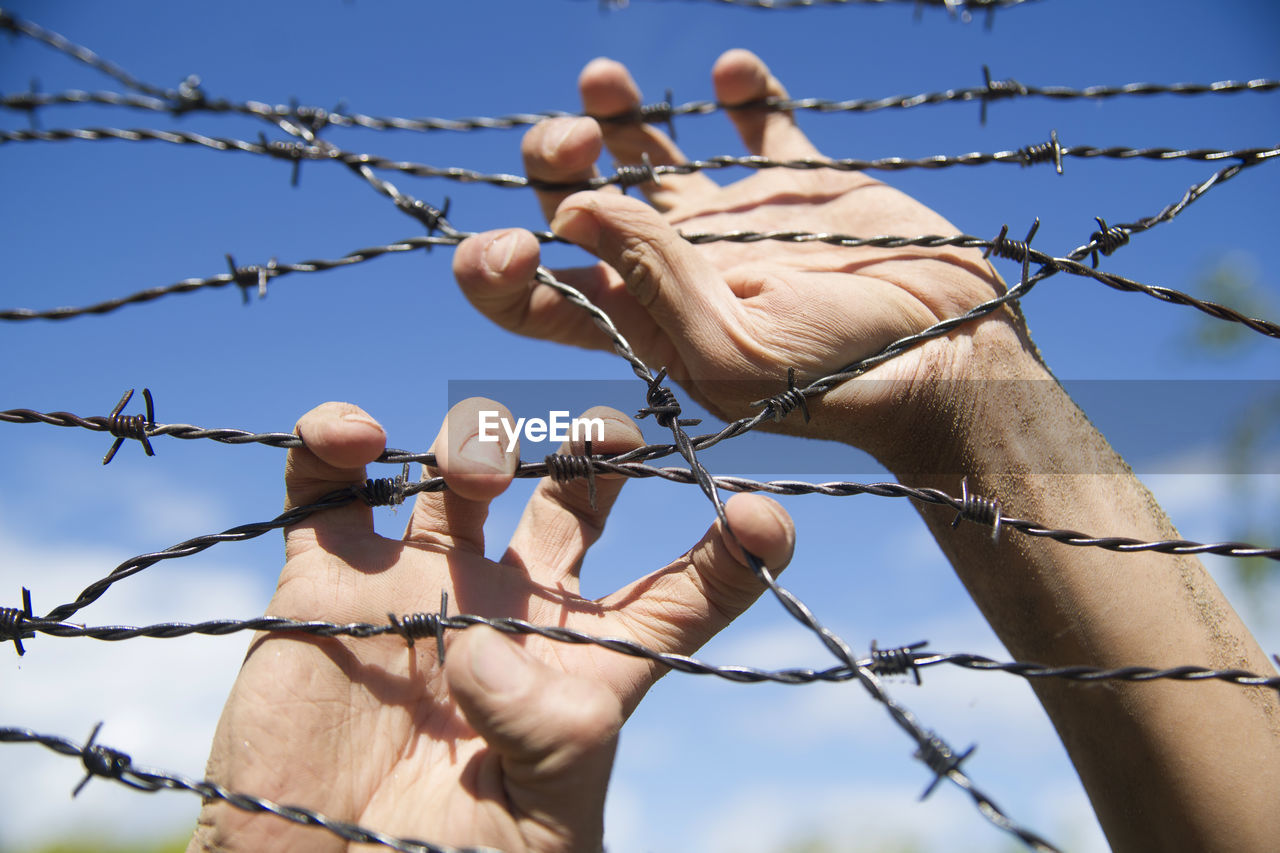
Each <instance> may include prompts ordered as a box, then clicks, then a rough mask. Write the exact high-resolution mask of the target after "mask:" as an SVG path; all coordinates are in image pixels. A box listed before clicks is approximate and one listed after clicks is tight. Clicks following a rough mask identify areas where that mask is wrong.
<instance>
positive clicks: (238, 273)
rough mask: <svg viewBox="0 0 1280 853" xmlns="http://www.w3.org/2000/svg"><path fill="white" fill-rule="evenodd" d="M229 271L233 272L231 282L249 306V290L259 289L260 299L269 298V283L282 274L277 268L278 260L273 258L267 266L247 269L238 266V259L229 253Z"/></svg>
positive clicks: (255, 265)
mask: <svg viewBox="0 0 1280 853" xmlns="http://www.w3.org/2000/svg"><path fill="white" fill-rule="evenodd" d="M225 257H226V259H227V269H229V270H231V281H232V283H233V284H235V286H236V287H238V288H240V296H241V297H242V301H243V302H244V304H245V305H248V304H249V288H251V287H257V288H258V298H259V299H266V298H267V282H268V281H269V280H270V279H272V278H275V277H276V276H277V275H279V274H280V272H279V268H278V267H277V266H276V259H275V258H272V259H271V260H270V261H268V262H267V265H266V266H265V267H264V266H259V265H258V264H250V265H249V266H247V267H238V266H236V259H235V258H233V257H231V255H230V254H229V253H228V254H227V255H226V256H225Z"/></svg>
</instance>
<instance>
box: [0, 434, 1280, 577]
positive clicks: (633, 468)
mask: <svg viewBox="0 0 1280 853" xmlns="http://www.w3.org/2000/svg"><path fill="white" fill-rule="evenodd" d="M110 421H111V417H110V416H105V415H91V416H88V417H82V416H80V415H76V414H73V413H71V412H37V411H34V410H32V409H7V410H4V411H0V422H5V423H14V424H46V425H51V426H59V427H67V428H82V429H87V430H91V431H95V432H109V431H110ZM145 434H146V436H147V437H148V438H158V437H162V436H168V437H171V438H176V439H182V440H212V441H217V442H221V443H224V444H239V445H243V444H263V445H267V446H270V447H278V448H285V449H289V448H295V447H302V446H303V442H302V439H301V438H299V437H298V436H297V435H296V434H295V433H289V432H266V433H261V432H259V433H255V432H250V431H248V430H241V429H231V428H206V427H199V426H194V425H192V424H158V423H150V424H148V425H147V427H146V430H145ZM715 436H716V434H715V433H709V434H707V435H703V436H692V437H690V442H691V444H692V446H693V447H694V448H695V449H697V450H702V449H705V448H706V447H709V446H712V445H711V442H710V441H708V439H712V438H715ZM673 452H675V447H674V445H667V444H649V445H644V446H642V447H639V448H636V449H634V450H631V451H627V452H625V453H620V454H616V455H614V456H611V457H610V456H593V457H590V459H589V461H590V466H591V470H592V471H593V472H594V473H607V474H618V475H620V476H623V477H628V478H632V479H651V478H659V479H663V480H666V481H668V482H672V483H680V484H685V485H690V484H696V483H697V480H696V478H695V476H694V474H693V472H692V471H691V470H690V469H689V468H679V467H655V466H652V465H648V464H645V463H643V462H637V461H633V460H635V459H638V458H648V459H656V458H661V457H662V456H667V455H669V454H671V453H673ZM374 461H375V462H381V463H387V464H394V465H402V464H405V463H415V462H416V463H420V464H422V465H425V466H428V467H433V468H434V467H436V462H437V460H436V454H435V453H433V452H430V451H411V450H400V449H394V448H389V449H387V450H385V451H383V453H382V454H380V455H379V457H378V458H377V459H376V460H374ZM584 470H585V469H584ZM548 473H549V472H548V466H547V463H546V462H545V461H543V462H523V461H522V462H520V463H519V464H518V466H517V468H516V471H515V477H516V478H518V479H538V478H542V477H545V476H548ZM584 476H585V474H584ZM711 482H712V483H713V484H714V485H715V487H716V488H720V489H725V490H726V491H730V492H763V493H766V494H773V495H789V496H798V495H823V496H827V497H852V496H855V495H872V496H876V497H886V498H908V499H910V500H913V501H916V502H919V503H926V504H933V505H940V506H947V507H949V508H951V509H954V510H956V511H957V512H959V511H961V510H963V509H964V507H965V501H964V499H963V497H956V496H953V495H951V494H948V493H947V492H945V491H942V490H940V489H934V488H928V487H913V486H906V485H903V484H901V483H859V482H848V481H834V482H824V483H810V482H807V481H803V480H771V481H768V482H760V481H756V480H752V479H749V478H745V477H735V476H725V475H717V476H712V477H711ZM411 488H412V491H409V490H406V492H405V495H404V496H405V497H407V496H409V495H412V494H421V493H427V492H435V491H442V490H444V489H446V488H447V486H446V484H445V481H444V478H443V477H438V476H437V477H428V478H425V479H423V480H421V481H419V482H418V483H416V484H413V485H412V487H411ZM356 497H358V495H355V494H354V493H353V494H352V495H351V498H350V499H351V500H354V499H355V498H356ZM334 500H336V497H335V498H334ZM332 505H336V504H331V503H329V502H328V501H326V502H324V503H323V504H322V507H324V508H327V507H329V506H332ZM304 517H305V516H294V515H292V514H291V515H289V516H288V519H289V520H286V521H285V522H284V524H294V523H297V522H299V521H301V520H302V518H304ZM1000 523H1001V525H1003V526H1004V527H1006V528H1009V529H1013V530H1018V531H1020V532H1022V533H1025V534H1026V535H1028V536H1034V537H1038V538H1048V539H1052V540H1054V541H1057V542H1060V543H1062V544H1065V545H1072V546H1077V547H1094V548H1102V549H1104V550H1110V551H1116V552H1120V553H1130V552H1133V553H1136V552H1154V553H1165V554H1182V555H1187V554H1214V555H1218V556H1224V557H1241V558H1244V557H1263V558H1266V559H1270V560H1280V547H1263V546H1258V545H1251V544H1249V543H1246V542H1213V543H1204V542H1196V541H1192V540H1187V539H1165V540H1156V541H1146V540H1140V539H1133V538H1129V537H1122V536H1108V537H1100V536H1093V535H1090V534H1087V533H1082V532H1080V531H1076V530H1068V529H1065V528H1051V527H1048V526H1046V525H1044V524H1043V523H1041V522H1037V521H1033V520H1029V519H1023V518H1017V517H1014V516H1006V515H1001V516H1000ZM175 547H178V546H175ZM135 559H136V558H135Z"/></svg>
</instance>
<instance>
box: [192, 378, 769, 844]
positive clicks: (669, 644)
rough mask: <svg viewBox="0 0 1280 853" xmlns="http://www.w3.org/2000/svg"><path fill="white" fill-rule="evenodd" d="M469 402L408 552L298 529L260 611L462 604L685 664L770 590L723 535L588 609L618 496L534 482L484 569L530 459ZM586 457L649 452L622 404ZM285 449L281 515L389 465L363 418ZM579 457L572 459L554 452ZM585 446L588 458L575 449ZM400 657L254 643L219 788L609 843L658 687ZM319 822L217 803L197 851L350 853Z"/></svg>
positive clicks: (470, 661) (515, 650) (758, 546)
mask: <svg viewBox="0 0 1280 853" xmlns="http://www.w3.org/2000/svg"><path fill="white" fill-rule="evenodd" d="M481 409H487V410H490V411H497V412H499V413H501V414H500V417H506V418H509V417H510V413H509V412H508V411H507V410H506V409H505V408H504V407H502V406H501V405H499V404H496V403H493V402H492V401H487V400H483V399H479V398H475V399H472V400H467V401H464V402H462V403H460V404H458V405H457V406H455V407H454V408H453V410H451V412H450V414H449V417H448V419H447V420H446V422H445V425H444V426H443V427H442V429H441V432H440V435H439V436H438V437H437V439H436V442H435V445H434V448H433V449H434V450H435V452H436V454H437V460H438V463H439V471H440V473H441V474H442V475H443V476H444V478H445V481H446V483H447V484H448V487H449V489H448V490H447V491H443V492H434V493H423V494H420V495H419V496H418V497H417V500H416V502H415V503H414V506H413V511H412V515H411V517H410V519H409V522H408V526H407V529H406V531H405V534H404V538H403V539H402V540H394V539H388V538H384V537H382V536H379V535H377V534H376V533H375V532H374V529H373V518H372V512H371V510H370V508H369V507H368V506H365V505H364V504H362V503H353V504H350V505H347V506H344V507H341V508H339V509H333V510H327V511H324V512H319V513H315V514H313V515H311V516H310V517H308V518H307V519H305V520H304V521H303V522H301V523H299V524H297V525H294V526H293V527H290V528H288V529H287V530H286V531H285V536H286V549H285V553H286V557H287V562H286V564H285V566H284V570H283V571H282V572H281V574H280V581H279V586H278V587H277V589H276V593H275V596H274V597H273V598H272V601H271V605H270V607H269V609H268V612H269V613H270V614H271V615H275V616H284V617H291V618H295V619H322V620H326V621H332V622H361V621H363V622H375V623H376V622H385V621H386V619H387V614H388V613H389V612H390V613H396V614H398V615H404V614H408V613H415V612H433V611H435V610H436V609H438V602H439V600H440V593H441V590H445V591H447V592H448V593H449V596H450V602H451V606H452V607H454V608H456V610H457V611H460V612H463V613H470V614H477V615H481V616H490V617H496V616H515V617H520V618H523V619H527V620H529V621H530V622H533V623H535V624H540V625H555V626H562V627H568V628H572V629H578V630H581V631H584V632H587V633H590V634H595V635H605V636H612V637H621V638H627V639H630V640H634V641H636V642H639V643H642V644H644V645H645V646H647V647H649V648H651V649H654V650H658V651H664V652H675V653H680V654H688V653H691V652H693V651H694V650H696V649H697V648H698V647H699V646H701V645H702V644H703V643H704V642H706V641H707V640H708V639H710V638H711V637H712V636H713V635H714V634H715V633H716V632H717V631H719V630H720V629H721V628H723V627H725V626H726V625H727V624H728V623H729V622H730V621H732V619H733V618H734V617H736V616H737V615H738V614H739V613H741V612H742V611H743V610H745V609H746V608H747V606H748V605H750V604H751V602H752V601H754V600H755V598H756V597H757V596H758V595H759V594H760V592H761V591H762V590H763V588H764V587H763V585H762V584H761V583H759V582H758V581H757V580H756V579H755V577H754V576H753V574H752V573H751V572H750V571H749V570H748V569H747V567H746V566H745V564H744V563H743V562H742V558H741V556H740V554H739V553H738V552H737V551H736V549H735V548H734V547H733V546H731V545H729V544H728V543H727V542H726V540H725V539H724V538H723V536H722V533H721V531H720V529H719V523H718V522H717V526H716V527H713V528H712V529H711V530H710V531H709V532H708V533H707V534H706V536H704V537H703V539H702V540H701V541H700V542H699V543H698V544H696V545H695V546H694V547H693V548H692V549H690V550H689V551H688V552H686V553H685V554H684V555H683V556H681V557H679V558H678V559H676V560H675V561H674V562H673V563H671V564H670V565H668V566H667V567H666V568H663V569H659V570H658V571H656V572H653V573H651V574H648V575H646V576H644V577H641V578H640V579H638V580H636V581H635V582H633V583H631V584H629V585H627V586H625V587H623V588H622V589H620V590H618V591H617V592H615V593H613V594H612V595H608V596H605V597H604V598H601V599H597V600H595V601H592V600H588V599H585V598H583V597H581V596H580V595H579V584H578V580H579V571H580V569H581V567H582V562H583V558H584V556H585V554H586V551H587V548H588V547H589V546H590V545H591V544H592V543H593V542H594V541H595V540H596V539H597V538H598V537H599V535H600V533H601V531H602V530H603V526H604V523H605V519H606V517H607V515H608V513H609V509H610V507H611V506H612V505H613V503H614V501H615V500H616V499H617V497H618V494H619V492H620V490H621V488H622V484H623V482H624V480H622V479H617V478H612V477H608V476H605V475H599V476H598V486H597V495H596V504H595V507H594V508H593V507H592V505H591V502H590V500H589V498H588V489H587V484H586V483H584V482H582V481H580V480H579V481H572V482H567V483H557V482H553V481H551V480H543V481H542V482H540V483H539V484H538V486H537V489H536V490H535V492H534V494H533V497H532V498H531V499H530V501H529V503H528V505H527V506H526V508H525V512H524V516H523V517H522V519H521V521H520V524H519V526H518V527H517V529H516V531H515V533H514V535H513V537H512V540H511V542H510V545H509V547H508V548H507V551H506V553H505V554H504V555H503V557H502V558H501V559H500V560H499V561H497V562H493V561H490V560H487V559H485V556H484V547H485V545H484V522H485V518H486V516H487V514H488V508H489V503H490V501H491V500H492V499H493V498H494V497H496V496H497V495H498V494H500V493H501V492H502V491H503V490H504V489H506V487H507V486H508V485H509V484H510V482H511V478H512V474H513V473H514V471H515V467H516V465H517V463H518V460H519V450H518V449H513V450H512V451H511V452H510V453H506V452H504V451H503V449H502V444H501V443H497V442H495V443H483V442H478V441H476V440H475V436H476V433H477V431H478V412H479V411H480V410H481ZM584 417H600V418H603V419H604V425H605V426H604V440H603V441H596V442H593V450H594V451H595V452H605V453H621V452H625V451H627V450H630V449H632V448H634V447H637V446H639V445H640V444H641V443H642V440H641V436H640V432H639V430H638V429H637V428H636V426H635V424H634V423H633V422H632V421H630V420H629V419H628V418H627V417H626V416H625V415H623V414H621V413H619V412H616V411H614V410H612V409H603V408H601V409H593V410H591V411H589V412H588V413H586V415H584ZM296 431H297V433H298V434H299V435H300V436H302V438H303V440H304V441H305V444H306V446H305V448H300V449H295V450H291V451H289V461H288V465H287V468H286V474H285V485H286V491H287V495H288V499H287V505H288V506H301V505H305V504H308V503H312V502H314V501H315V500H317V499H318V498H320V497H321V496H323V495H325V494H328V493H329V492H332V491H334V490H336V489H341V488H344V487H346V486H350V485H353V484H362V483H363V482H364V479H365V473H364V465H365V464H366V463H368V462H371V461H372V460H374V459H375V458H377V456H378V455H379V454H380V453H381V452H382V450H383V448H384V446H385V435H384V433H383V431H382V428H381V427H380V426H379V425H378V424H377V423H376V422H375V421H374V420H373V419H372V418H370V417H369V416H368V415H367V414H365V413H364V412H363V411H361V410H360V409H358V408H356V407H355V406H352V405H350V404H345V403H327V404H325V405H323V406H320V407H318V408H316V409H313V410H312V411H311V412H309V413H307V414H306V415H305V416H303V418H302V419H301V420H300V421H299V422H298V426H297V430H296ZM564 452H569V448H567V447H566V448H564ZM573 452H578V453H580V452H582V448H581V447H578V448H574V449H573ZM726 511H727V513H728V516H729V518H730V523H731V524H732V526H733V530H734V533H735V534H736V536H737V538H738V540H739V541H740V542H741V543H742V545H743V546H744V547H746V548H748V549H750V550H751V551H752V552H753V553H755V554H757V555H759V556H760V557H761V559H763V560H764V562H765V563H766V564H767V565H768V566H769V567H770V568H772V569H775V570H776V569H780V568H782V567H783V566H784V565H785V564H786V562H787V561H788V560H789V559H790V556H791V551H792V547H793V544H794V531H793V529H792V526H791V521H790V519H789V518H788V516H787V515H786V513H785V512H784V511H783V510H782V509H781V508H780V507H779V506H778V505H777V504H776V503H774V502H773V501H771V500H769V499H767V498H764V497H762V496H756V495H739V496H736V497H734V498H733V499H732V500H730V501H729V502H728V503H727V505H726ZM446 644H447V645H446V649H447V651H446V655H445V658H446V661H445V665H444V666H443V667H441V666H440V665H439V663H438V661H437V660H436V651H435V644H434V643H432V642H419V643H417V644H416V645H414V646H413V647H412V648H406V644H405V641H404V640H403V639H402V638H400V637H399V636H397V635H384V636H380V637H376V638H365V639H321V638H316V637H311V636H304V635H289V634H266V635H259V636H258V637H256V638H255V640H254V642H253V645H252V646H251V647H250V650H249V654H248V657H247V659H246V660H245V663H244V666H243V668H242V669H241V672H240V675H239V677H238V678H237V680H236V683H235V685H234V687H233V689H232V692H231V696H230V698H229V699H228V701H227V705H226V707H225V709H224V710H223V714H222V718H221V721H220V722H219V724H218V730H217V734H216V736H215V738H214V745H213V751H212V754H211V757H210V760H209V768H208V777H209V778H210V779H212V780H214V781H217V782H220V783H222V784H224V785H226V786H228V787H230V788H232V789H233V790H237V791H244V792H247V793H253V794H256V795H259V796H264V797H267V798H268V799H271V800H274V801H276V802H280V803H288V804H297V805H306V806H308V807H310V808H314V809H316V810H317V811H319V812H321V813H323V814H325V815H327V816H329V817H335V818H339V819H343V820H348V821H354V822H356V823H359V824H361V825H364V826H369V827H372V828H376V829H378V830H380V831H383V832H387V833H390V834H393V835H399V836H408V837H416V838H422V839H424V840H429V841H432V842H436V843H443V844H453V845H458V846H488V847H493V848H498V849H500V850H503V851H506V853H525V852H526V851H527V853H534V851H537V853H552V851H565V852H566V853H567V852H568V851H584V852H585V851H590V853H598V851H599V850H600V849H601V844H602V841H601V839H602V834H603V809H604V799H605V789H606V786H607V783H608V779H609V773H610V770H611V768H612V764H613V754H614V747H615V744H616V739H617V733H618V729H619V727H620V726H621V724H622V721H623V720H624V719H625V718H626V717H627V715H629V714H630V713H631V711H632V710H633V709H634V708H635V706H636V704H637V703H638V702H639V701H640V699H641V697H642V696H643V695H644V694H645V692H646V691H647V690H648V689H649V688H650V687H651V686H652V685H653V683H654V682H655V681H657V679H658V678H659V677H660V676H661V675H662V674H663V672H664V671H665V670H664V669H663V668H661V667H659V666H658V665H656V664H654V663H652V662H650V661H647V660H643V659H639V658H632V657H627V656H624V655H620V654H617V653H614V652H610V651H607V650H605V649H602V648H600V647H598V646H583V645H572V646H570V645H564V644H557V643H553V642H551V641H549V640H545V639H542V638H540V637H526V638H521V639H520V640H518V641H517V640H512V639H508V638H507V637H506V636H504V635H503V634H500V633H498V632H497V631H494V630H492V629H490V628H487V627H474V628H469V629H467V630H465V631H462V632H449V633H448V635H447V638H446ZM346 849H347V843H346V842H344V841H342V840H341V839H339V838H337V837H336V836H333V835H330V834H328V833H325V832H324V831H322V830H319V829H314V828H306V827H300V826H297V825H295V824H291V823H286V822H284V821H281V820H280V819H279V818H276V817H274V816H270V815H266V816H264V815H252V814H248V813H245V812H239V811H236V810H235V809H233V808H231V807H230V806H228V805H226V804H224V803H213V804H209V805H207V806H206V807H205V810H204V812H202V814H201V818H200V826H199V828H198V829H197V832H196V836H195V838H194V839H193V840H192V843H191V846H190V848H189V850H192V851H212V850H217V851H232V850H237V851H239V850H244V851H260V850H272V851H302V850H306V851H339V850H346Z"/></svg>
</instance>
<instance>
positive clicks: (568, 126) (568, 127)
mask: <svg viewBox="0 0 1280 853" xmlns="http://www.w3.org/2000/svg"><path fill="white" fill-rule="evenodd" d="M580 121H582V119H565V120H564V121H561V122H558V123H557V124H556V125H555V126H554V127H553V128H552V129H551V130H550V132H549V133H548V134H547V142H546V147H545V148H544V149H543V151H544V155H543V156H545V157H546V159H548V160H555V159H558V158H559V155H560V149H561V148H563V147H564V143H565V141H566V140H567V139H568V138H569V136H570V135H571V134H572V133H573V131H574V130H575V129H577V127H578V123H579V122H580Z"/></svg>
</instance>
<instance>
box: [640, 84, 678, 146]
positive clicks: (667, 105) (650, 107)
mask: <svg viewBox="0 0 1280 853" xmlns="http://www.w3.org/2000/svg"><path fill="white" fill-rule="evenodd" d="M640 120H641V121H643V122H647V123H650V124H665V125H666V126H667V136H668V137H669V138H670V139H671V141H672V142H675V141H676V122H675V104H674V102H673V101H672V92H671V90H670V89H667V91H666V97H665V99H664V100H662V101H660V102H658V103H656V104H645V105H644V106H642V107H640Z"/></svg>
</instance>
